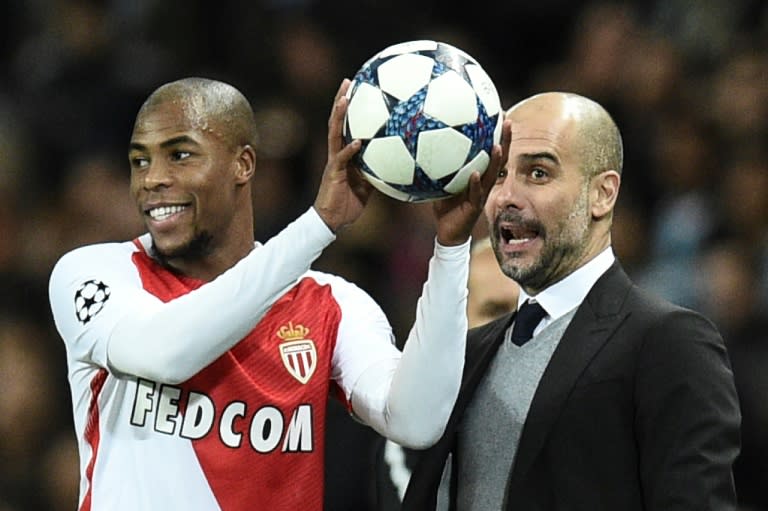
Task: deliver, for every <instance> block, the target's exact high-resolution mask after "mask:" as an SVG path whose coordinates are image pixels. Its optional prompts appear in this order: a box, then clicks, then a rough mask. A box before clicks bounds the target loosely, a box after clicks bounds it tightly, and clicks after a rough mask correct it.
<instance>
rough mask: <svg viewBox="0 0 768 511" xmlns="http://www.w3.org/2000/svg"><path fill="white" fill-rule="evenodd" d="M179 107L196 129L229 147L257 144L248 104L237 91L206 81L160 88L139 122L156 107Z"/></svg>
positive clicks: (184, 81) (179, 82)
mask: <svg viewBox="0 0 768 511" xmlns="http://www.w3.org/2000/svg"><path fill="white" fill-rule="evenodd" d="M168 102H171V103H176V104H178V105H179V106H180V107H181V108H182V110H183V112H184V115H185V117H186V118H187V120H188V121H189V123H190V126H191V127H192V128H194V129H197V130H201V131H206V132H210V133H215V134H217V135H219V136H220V137H221V138H222V139H223V141H224V142H226V143H227V144H229V145H230V146H238V145H246V144H247V145H251V146H254V145H255V143H256V122H255V120H254V116H253V110H252V109H251V105H250V103H249V102H248V100H247V99H246V98H245V96H243V94H242V93H241V92H240V91H239V90H237V89H236V88H235V87H233V86H231V85H229V84H227V83H224V82H220V81H217V80H210V79H207V78H182V79H181V80H177V81H174V82H170V83H166V84H165V85H162V86H160V87H159V88H157V89H156V90H155V91H154V92H153V93H152V94H151V95H150V96H149V97H148V98H147V100H146V101H145V102H144V104H143V105H142V106H141V109H140V110H139V113H138V115H137V117H136V122H137V123H138V122H139V120H140V119H141V118H142V117H143V116H145V115H146V114H147V113H149V112H150V111H152V110H154V109H155V108H156V107H157V106H159V105H161V104H165V103H168Z"/></svg>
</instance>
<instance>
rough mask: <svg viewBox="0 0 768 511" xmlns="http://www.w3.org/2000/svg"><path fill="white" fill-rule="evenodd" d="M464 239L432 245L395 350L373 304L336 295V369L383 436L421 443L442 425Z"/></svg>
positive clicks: (457, 329) (450, 394)
mask: <svg viewBox="0 0 768 511" xmlns="http://www.w3.org/2000/svg"><path fill="white" fill-rule="evenodd" d="M468 273H469V242H467V243H466V244H464V245H461V246H459V247H442V246H440V245H439V244H436V246H435V252H434V255H433V257H432V259H431V260H430V263H429V275H428V279H427V282H426V283H425V284H424V287H423V290H422V295H421V297H420V298H419V301H418V303H417V309H416V320H415V322H414V325H413V327H412V329H411V331H410V333H409V336H408V339H407V340H406V342H405V346H404V348H403V352H402V354H400V353H399V352H398V351H397V349H396V348H395V347H394V345H393V344H392V332H391V328H389V325H388V323H387V321H386V318H383V313H381V314H380V312H379V311H378V307H377V306H374V305H371V304H369V303H367V301H366V300H364V299H357V300H356V301H354V304H353V305H349V304H348V303H349V301H350V300H343V302H344V305H342V307H343V308H342V310H343V312H342V321H341V324H340V327H339V339H338V340H337V360H336V370H337V371H338V374H339V376H340V377H341V381H340V386H341V387H342V389H344V390H345V392H347V395H348V397H349V399H350V402H351V405H352V410H353V411H354V413H355V414H356V415H357V416H358V417H359V418H360V419H362V420H363V421H364V422H365V423H367V424H369V425H370V426H371V427H373V428H374V429H375V430H376V431H378V432H379V433H381V434H382V435H384V436H386V437H388V438H390V439H391V440H394V441H395V442H398V443H401V444H403V445H405V446H408V447H413V448H425V447H428V446H429V445H431V444H433V443H434V442H435V441H437V439H438V438H439V437H440V435H441V434H442V433H443V430H444V429H445V425H446V424H447V421H448V417H449V416H450V413H451V411H452V409H453V405H454V403H455V401H456V397H457V396H458V392H459V387H460V384H461V375H462V372H463V370H464V351H465V347H466V333H467V317H466V305H467V304H466V301H467V278H468Z"/></svg>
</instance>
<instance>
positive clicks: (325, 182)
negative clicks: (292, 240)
mask: <svg viewBox="0 0 768 511" xmlns="http://www.w3.org/2000/svg"><path fill="white" fill-rule="evenodd" d="M350 84H351V82H350V81H349V79H346V78H345V79H344V80H343V81H342V82H341V85H340V86H339V89H338V90H337V91H336V97H335V98H334V101H333V108H332V109H331V114H330V116H329V117H328V160H327V161H326V164H325V169H324V170H323V176H322V178H321V180H320V187H319V189H318V191H317V196H316V198H315V203H314V207H315V210H316V211H317V212H318V214H319V215H320V217H321V218H322V219H323V221H324V222H325V223H326V225H328V227H329V228H330V229H331V230H332V231H333V232H337V231H338V230H339V229H341V228H343V227H345V226H347V225H349V224H351V223H353V222H354V221H355V220H357V219H358V218H359V217H360V215H361V214H362V212H363V209H364V208H365V205H366V204H367V202H368V198H369V197H370V195H371V193H372V191H373V187H372V186H371V184H370V183H368V182H367V181H366V180H365V178H363V176H362V174H361V172H360V169H359V168H357V166H356V165H355V162H354V156H355V154H356V153H357V152H358V151H359V150H360V141H359V140H355V141H353V142H351V143H350V144H348V145H344V141H343V138H342V126H343V125H344V116H345V114H346V112H347V106H348V103H349V102H348V100H347V98H346V96H345V94H346V92H347V89H348V88H349V86H350Z"/></svg>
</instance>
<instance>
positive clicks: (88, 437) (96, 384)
mask: <svg viewBox="0 0 768 511" xmlns="http://www.w3.org/2000/svg"><path fill="white" fill-rule="evenodd" d="M106 380H107V370H106V369H99V370H98V371H97V372H96V376H94V377H93V379H92V380H91V402H90V403H89V404H88V421H87V422H86V424H85V435H84V436H85V441H86V442H88V445H90V446H91V459H90V460H88V466H87V467H86V468H85V477H86V479H87V481H88V491H87V492H86V493H85V497H83V502H82V504H80V509H79V511H90V510H91V490H92V486H93V467H94V466H95V465H96V456H97V455H98V453H99V440H100V439H101V434H100V433H99V395H100V394H101V389H102V388H103V387H104V382H105V381H106Z"/></svg>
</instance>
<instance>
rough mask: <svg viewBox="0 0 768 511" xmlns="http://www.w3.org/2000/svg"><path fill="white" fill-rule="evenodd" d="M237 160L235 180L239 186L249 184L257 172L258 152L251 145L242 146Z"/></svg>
mask: <svg viewBox="0 0 768 511" xmlns="http://www.w3.org/2000/svg"><path fill="white" fill-rule="evenodd" d="M238 151H239V153H238V154H237V157H236V158H235V162H234V163H235V179H236V180H237V182H238V183H239V184H244V183H246V182H248V181H249V180H250V179H251V178H252V177H253V174H254V173H255V172H256V151H255V150H254V149H253V147H252V146H251V145H250V144H246V145H244V146H241V147H240V148H239V149H238Z"/></svg>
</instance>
